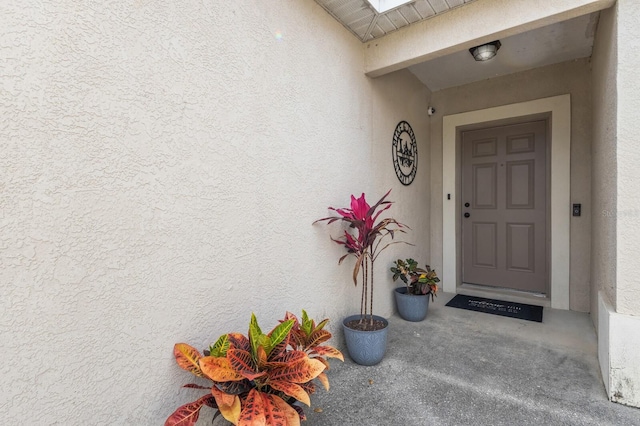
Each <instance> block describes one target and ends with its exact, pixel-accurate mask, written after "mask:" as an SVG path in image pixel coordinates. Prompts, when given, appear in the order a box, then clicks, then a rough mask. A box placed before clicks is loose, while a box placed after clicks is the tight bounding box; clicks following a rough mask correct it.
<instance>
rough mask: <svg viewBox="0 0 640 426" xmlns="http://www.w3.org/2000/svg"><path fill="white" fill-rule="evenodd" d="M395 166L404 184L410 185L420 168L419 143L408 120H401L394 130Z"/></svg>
mask: <svg viewBox="0 0 640 426" xmlns="http://www.w3.org/2000/svg"><path fill="white" fill-rule="evenodd" d="M391 150H392V155H393V167H394V168H395V169H396V176H398V180H400V182H402V184H403V185H410V184H411V182H413V179H414V178H415V177H416V171H417V170H418V145H417V144H416V137H415V135H414V134H413V129H411V126H410V125H409V123H407V122H406V121H401V122H399V123H398V125H397V126H396V130H395V132H393V145H392V147H391Z"/></svg>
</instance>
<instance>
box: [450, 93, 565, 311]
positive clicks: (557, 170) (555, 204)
mask: <svg viewBox="0 0 640 426" xmlns="http://www.w3.org/2000/svg"><path fill="white" fill-rule="evenodd" d="M541 113H551V185H550V187H551V197H550V200H551V232H550V235H551V255H550V260H551V273H550V278H551V307H552V308H554V309H569V253H570V244H569V243H570V213H571V207H570V200H571V197H570V183H571V161H570V160H571V98H570V95H561V96H554V97H551V98H544V99H536V100H534V101H528V102H520V103H517V104H511V105H503V106H499V107H494V108H488V109H483V110H477V111H470V112H465V113H461V114H454V115H447V116H445V117H443V119H442V127H443V128H442V135H443V138H442V145H443V146H442V195H443V198H442V200H443V201H442V228H443V229H442V281H443V283H444V286H443V287H444V288H443V290H444V291H446V292H450V293H456V292H457V288H458V285H459V284H460V282H459V279H460V278H459V277H458V268H457V265H458V259H457V247H458V244H459V241H458V237H457V235H456V223H457V221H458V217H457V215H456V206H457V203H458V194H457V189H458V186H457V184H456V179H457V174H456V159H457V157H458V154H459V153H458V152H457V151H458V147H457V143H456V129H457V128H458V127H461V126H467V125H471V124H476V123H483V122H486V121H494V120H504V119H507V118H513V117H521V116H527V115H533V114H541ZM447 194H451V199H450V200H448V199H447Z"/></svg>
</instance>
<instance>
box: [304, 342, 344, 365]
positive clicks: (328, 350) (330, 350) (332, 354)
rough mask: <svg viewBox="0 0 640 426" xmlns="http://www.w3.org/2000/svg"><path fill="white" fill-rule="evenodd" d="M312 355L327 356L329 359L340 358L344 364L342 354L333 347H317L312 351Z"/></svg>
mask: <svg viewBox="0 0 640 426" xmlns="http://www.w3.org/2000/svg"><path fill="white" fill-rule="evenodd" d="M311 354H315V355H320V356H326V357H327V358H338V359H339V360H340V361H342V362H344V356H343V355H342V352H340V351H339V350H337V349H336V348H334V347H331V346H316V347H315V348H313V351H311Z"/></svg>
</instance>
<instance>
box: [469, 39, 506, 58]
mask: <svg viewBox="0 0 640 426" xmlns="http://www.w3.org/2000/svg"><path fill="white" fill-rule="evenodd" d="M500 46H502V43H500V40H496V41H492V42H491V43H487V44H482V45H480V46H476V47H472V48H471V49H469V52H471V55H472V56H473V59H475V60H476V61H488V60H489V59H491V58H493V57H494V56H496V54H497V53H498V49H500Z"/></svg>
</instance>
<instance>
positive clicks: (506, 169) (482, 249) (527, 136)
mask: <svg viewBox="0 0 640 426" xmlns="http://www.w3.org/2000/svg"><path fill="white" fill-rule="evenodd" d="M546 129H547V123H546V122H545V121H534V122H529V123H522V124H515V125H508V126H498V127H491V128H487V129H481V130H473V131H466V132H463V133H462V144H463V151H462V152H463V158H462V194H463V197H462V213H463V217H462V246H463V250H462V256H463V268H462V281H463V282H464V283H470V284H480V285H487V286H493V287H504V288H511V289H516V290H523V291H528V292H537V293H546V292H547V242H546V239H547V238H546V235H547V231H546V212H547V188H546V187H547V184H546Z"/></svg>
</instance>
